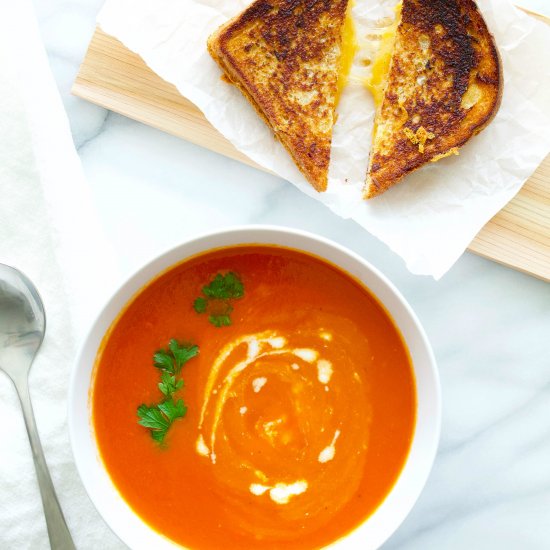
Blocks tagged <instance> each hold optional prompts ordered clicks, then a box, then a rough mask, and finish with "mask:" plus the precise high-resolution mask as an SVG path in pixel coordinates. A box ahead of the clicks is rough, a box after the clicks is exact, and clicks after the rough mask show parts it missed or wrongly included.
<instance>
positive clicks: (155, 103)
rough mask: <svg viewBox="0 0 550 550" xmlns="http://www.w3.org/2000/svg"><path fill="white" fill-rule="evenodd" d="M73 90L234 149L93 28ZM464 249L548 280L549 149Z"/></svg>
mask: <svg viewBox="0 0 550 550" xmlns="http://www.w3.org/2000/svg"><path fill="white" fill-rule="evenodd" d="M72 92H73V94H75V95H77V96H79V97H81V98H83V99H86V100H88V101H91V102H92V103H96V104H97V105H101V106H102V107H105V108H107V109H110V110H112V111H115V112H117V113H120V114H122V115H125V116H128V117H130V118H133V119H135V120H138V121H140V122H143V123H144V124H148V125H150V126H153V127H155V128H158V129H160V130H163V131H165V132H168V133H170V134H173V135H176V136H178V137H181V138H183V139H185V140H187V141H190V142H192V143H195V144H197V145H201V146H203V147H206V148H208V149H211V150H213V151H216V152H217V153H221V154H222V155H226V156H228V157H231V158H234V159H237V160H239V161H241V162H244V163H246V164H249V165H251V166H255V167H256V168H259V169H262V170H263V168H262V167H260V166H258V165H257V164H255V163H254V162H253V161H251V160H250V159H249V158H248V157H246V156H245V155H243V154H242V153H240V152H239V151H237V150H236V149H235V147H233V145H232V144H231V143H230V142H229V141H227V140H226V139H225V138H224V137H223V136H222V135H221V134H220V133H219V132H218V131H217V130H216V129H215V128H214V127H213V126H212V125H211V124H210V123H209V122H207V121H206V119H205V118H204V116H203V114H202V113H201V111H200V110H199V109H198V108H197V107H196V106H195V105H193V104H192V103H191V102H190V101H188V100H187V99H185V98H184V97H182V96H181V95H180V94H179V93H178V91H177V90H176V88H175V87H174V86H173V85H172V84H169V83H168V82H166V81H164V80H162V79H161V78H160V77H159V76H158V75H157V74H156V73H154V72H153V71H152V70H151V69H149V68H148V67H147V65H145V63H144V62H143V60H142V59H141V57H139V56H138V55H137V54H135V53H133V52H131V51H130V50H128V49H127V48H126V47H125V46H124V45H123V44H122V43H121V42H119V41H118V40H117V39H115V38H113V37H112V36H109V35H107V34H105V33H103V32H102V31H101V30H100V29H96V31H95V33H94V36H93V38H92V41H91V42H90V46H89V48H88V51H87V53H86V57H85V58H84V61H83V63H82V65H81V67H80V71H79V73H78V75H77V78H76V80H75V82H74V85H73V88H72ZM468 248H469V250H471V251H472V252H475V253H476V254H479V255H481V256H484V257H485V258H489V259H491V260H494V261H496V262H499V263H501V264H504V265H506V266H509V267H512V268H514V269H517V270H519V271H523V272H525V273H528V274H530V275H533V276H535V277H539V278H541V279H543V280H545V281H550V155H548V156H547V157H546V159H545V160H544V161H543V162H542V164H541V165H540V166H539V168H538V169H537V171H536V172H535V173H534V174H533V175H532V176H531V178H529V180H528V181H527V182H526V183H525V185H524V186H523V187H522V189H521V191H520V192H519V193H518V194H517V195H516V197H515V198H514V199H513V200H512V201H511V202H510V203H508V205H507V206H506V207H505V208H504V209H502V210H501V211H500V212H499V213H498V214H497V215H496V216H495V217H494V218H493V219H491V220H490V221H489V223H487V225H485V227H483V229H482V230H481V231H480V232H479V234H478V235H477V236H476V237H475V239H474V240H473V241H472V243H471V244H470V246H469V247H468Z"/></svg>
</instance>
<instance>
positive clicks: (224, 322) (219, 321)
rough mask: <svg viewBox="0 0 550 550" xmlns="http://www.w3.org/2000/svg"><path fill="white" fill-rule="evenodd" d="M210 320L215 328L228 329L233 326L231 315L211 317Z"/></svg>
mask: <svg viewBox="0 0 550 550" xmlns="http://www.w3.org/2000/svg"><path fill="white" fill-rule="evenodd" d="M208 320H209V321H210V322H211V323H212V324H213V325H214V326H215V327H218V328H219V327H228V326H229V325H230V324H231V317H229V315H209V316H208Z"/></svg>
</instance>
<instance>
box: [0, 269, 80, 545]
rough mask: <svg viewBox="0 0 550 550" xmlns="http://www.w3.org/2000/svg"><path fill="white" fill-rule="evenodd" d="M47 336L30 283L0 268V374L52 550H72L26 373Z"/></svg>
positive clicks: (39, 303) (41, 307)
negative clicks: (26, 446) (15, 403)
mask: <svg viewBox="0 0 550 550" xmlns="http://www.w3.org/2000/svg"><path fill="white" fill-rule="evenodd" d="M45 332H46V313H45V311H44V304H43V303H42V300H41V298H40V295H39V294H38V291H37V290H36V287H35V286H34V284H33V283H32V282H31V280H30V279H29V278H28V277H26V276H25V275H24V274H23V273H21V272H20V271H18V270H17V269H15V268H13V267H10V266H7V265H4V264H0V370H2V371H4V372H5V373H6V374H7V375H8V376H9V378H11V380H12V382H13V384H14V386H15V389H16V390H17V395H18V396H19V401H20V402H21V409H22V410H23V416H24V418H25V426H26V428H27V435H28V436H29V442H30V444H31V449H32V455H33V459H34V466H35V468H36V475H37V478H38V485H39V487H40V495H41V497H42V505H43V507H44V514H45V516H46V525H47V527H48V537H49V539H50V546H51V548H52V550H74V549H75V546H74V544H73V541H72V538H71V534H70V533H69V529H68V528H67V524H66V522H65V518H64V517H63V512H62V511H61V507H60V506H59V501H58V500H57V496H56V494H55V490H54V487H53V483H52V480H51V477H50V474H49V471H48V466H47V464H46V459H45V458H44V452H43V451H42V445H41V444H40V439H39V437H38V430H37V429H36V422H35V420H34V414H33V411H32V405H31V398H30V394H29V383H28V377H29V371H30V369H31V366H32V363H33V360H34V358H35V356H36V354H37V353H38V350H39V349H40V346H41V345H42V340H43V339H44V334H45Z"/></svg>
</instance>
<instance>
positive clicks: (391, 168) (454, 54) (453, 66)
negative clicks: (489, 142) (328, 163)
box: [364, 0, 502, 198]
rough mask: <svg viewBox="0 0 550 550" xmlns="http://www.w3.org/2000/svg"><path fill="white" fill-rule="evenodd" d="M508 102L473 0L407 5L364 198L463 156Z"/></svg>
mask: <svg viewBox="0 0 550 550" xmlns="http://www.w3.org/2000/svg"><path fill="white" fill-rule="evenodd" d="M501 96H502V69H501V66H500V58H499V55H498V52H497V49H496V46H495V43H494V40H493V37H492V36H491V34H490V33H489V31H488V29H487V26H486V24H485V21H484V20H483V17H482V16H481V14H480V13H479V11H478V8H477V6H476V4H475V3H474V2H473V1H472V0H403V4H402V8H401V19H400V21H399V24H398V26H397V31H396V33H395V42H394V46H393V52H392V55H391V61H390V63H389V67H388V72H387V77H386V83H385V87H384V93H383V98H382V102H381V104H380V105H379V106H378V108H377V114H376V117H375V127H374V132H373V144H372V148H371V153H370V159H369V167H368V172H367V182H366V187H365V191H364V196H365V198H371V197H374V196H376V195H379V194H380V193H382V192H384V191H385V190H387V189H388V188H389V187H391V186H392V185H395V184H396V183H397V182H399V181H400V180H401V179H402V178H403V177H404V176H406V175H407V174H409V173H410V172H412V171H413V170H416V169H417V168H419V167H420V166H422V165H424V164H426V163H427V162H430V161H431V162H435V161H436V160H439V159H440V158H443V157H446V156H449V155H451V154H458V148H459V147H461V146H462V145H464V144H465V143H466V142H467V141H468V140H469V139H470V138H471V137H473V136H474V135H476V134H477V133H479V132H480V131H481V130H482V129H483V128H485V126H487V124H488V123H489V122H490V121H491V119H492V118H493V117H494V116H495V114H496V112H497V110H498V107H499V105H500V99H501Z"/></svg>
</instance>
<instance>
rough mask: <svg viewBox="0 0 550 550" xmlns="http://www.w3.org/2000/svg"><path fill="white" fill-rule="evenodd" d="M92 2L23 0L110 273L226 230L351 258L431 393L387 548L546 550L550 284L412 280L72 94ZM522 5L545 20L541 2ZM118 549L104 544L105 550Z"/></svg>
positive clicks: (278, 194) (381, 252)
mask: <svg viewBox="0 0 550 550" xmlns="http://www.w3.org/2000/svg"><path fill="white" fill-rule="evenodd" d="M101 3H102V2H101V0H34V5H35V9H36V13H37V17H38V20H39V25H40V29H41V32H42V35H43V39H44V42H45V45H46V48H47V51H48V56H49V59H50V63H51V68H52V70H53V73H54V75H55V78H56V81H57V83H58V86H59V90H60V92H61V95H62V98H63V101H64V104H65V107H66V109H67V112H68V115H69V119H70V122H71V127H72V131H73V136H74V141H75V144H76V147H77V149H78V151H79V155H80V158H81V160H82V163H83V166H84V170H85V174H86V176H87V178H88V181H89V184H90V186H91V189H92V193H93V199H94V201H95V207H96V209H97V211H98V213H99V216H100V220H101V223H102V225H103V227H104V229H105V232H106V234H107V236H108V238H109V239H110V241H111V242H112V243H113V246H114V248H115V252H116V255H117V258H118V261H119V263H120V266H119V267H120V269H121V271H122V272H123V273H124V274H129V273H130V272H131V271H132V270H134V269H135V268H137V267H138V266H139V265H140V264H142V263H143V262H144V261H146V260H147V259H149V258H151V257H152V256H154V255H156V254H158V253H159V252H160V251H162V250H163V249H166V248H168V247H170V246H172V245H174V244H176V243H178V242H180V241H182V240H183V239H185V238H186V237H188V236H189V235H191V234H193V233H197V232H200V231H204V230H209V229H212V228H216V227H220V226H223V225H229V224H243V223H274V224H282V225H289V226H293V227H299V228H302V229H306V230H310V231H314V232H317V233H320V234H322V235H324V236H327V237H329V238H332V239H334V240H336V241H338V242H340V243H342V244H344V245H346V246H348V247H350V248H351V249H353V250H355V251H356V252H358V253H359V254H361V255H362V256H364V257H365V258H367V259H368V260H369V261H371V262H372V263H374V264H375V265H376V266H378V267H379V268H380V269H381V270H382V271H384V272H385V273H386V274H387V275H388V276H389V277H390V279H391V280H392V281H393V282H394V283H395V284H396V285H397V286H398V288H399V289H400V290H401V292H402V293H403V294H404V295H405V297H406V298H407V299H408V300H409V301H410V303H411V304H412V306H413V307H414V309H415V310H416V312H417V313H418V315H419V317H420V319H421V321H422V322H423V323H424V326H425V328H426V330H427V332H428V335H429V337H430V340H431V342H432V345H433V347H434V351H435V354H436V357H437V360H438V364H439V368H440V373H441V381H442V390H443V430H442V439H441V446H440V450H439V454H438V456H437V459H436V463H435V466H434V469H433V473H432V475H431V477H430V479H429V481H428V484H427V487H426V489H425V491H424V493H423V494H422V496H421V498H420V500H419V502H418V504H417V505H416V507H415V508H414V510H413V512H412V513H411V515H410V516H409V517H408V519H407V520H406V521H405V522H404V524H403V525H402V527H401V528H400V529H399V530H398V531H397V532H396V533H395V535H394V536H393V537H392V538H391V539H390V541H389V542H388V543H387V544H386V545H385V548H387V549H400V550H401V549H402V550H413V549H415V550H416V549H422V550H424V549H431V548H434V549H462V548H468V549H469V550H474V549H480V550H481V549H484V550H485V549H492V548H495V549H497V548H498V549H531V548H533V549H545V548H550V285H548V284H545V283H543V282H541V281H538V280H535V279H533V278H531V277H528V276H526V275H523V274H520V273H517V272H514V271H511V270H509V269H506V268H503V267H501V266H498V265H496V264H494V263H492V262H489V261H486V260H483V259H481V258H478V257H476V256H474V255H471V254H468V253H467V254H465V255H464V256H463V257H462V258H461V259H460V260H459V262H458V263H457V264H456V265H455V266H454V268H453V269H452V270H451V271H450V272H449V273H448V274H447V275H446V276H445V277H444V278H443V279H442V280H441V281H440V282H438V283H436V282H434V281H433V280H431V279H429V278H421V277H416V276H413V275H410V274H409V273H408V272H407V271H406V270H405V268H404V267H403V264H402V262H401V261H400V260H399V259H398V258H397V257H395V256H394V255H393V254H392V253H391V252H390V251H389V250H387V249H386V248H385V247H384V246H383V245H381V244H380V243H379V242H377V241H376V240H375V239H374V238H372V237H370V236H369V235H368V234H366V233H365V232H364V231H363V230H361V229H360V228H359V227H358V226H357V225H356V224H354V223H353V222H349V221H344V220H341V219H339V218H337V217H335V216H334V215H333V214H331V213H330V212H329V211H328V210H326V209H324V207H322V206H321V205H320V204H318V203H316V202H314V201H312V200H310V199H308V198H307V197H305V196H303V195H301V194H300V193H299V191H297V190H296V189H295V188H294V187H293V186H291V185H290V184H287V183H285V182H284V181H282V180H280V179H278V178H275V177H272V176H269V175H266V174H264V173H261V172H258V171H256V170H254V169H252V168H248V167H246V166H243V165H241V164H239V163H237V162H234V161H231V160H228V159H226V158H224V157H221V156H219V155H216V154H214V153H211V152H209V151H207V150H205V149H201V148H199V147H196V146H194V145H191V144H189V143H186V142H184V141H181V140H179V139H177V138H174V137H171V136H168V135H166V134H163V133H161V132H158V131H156V130H153V129H151V128H148V127H146V126H143V125H141V124H139V123H137V122H134V121H131V120H128V119H126V118H123V117H121V116H118V115H115V114H113V113H109V112H107V111H106V110H104V109H101V108H99V107H96V106H94V105H91V104H89V103H86V102H84V101H82V100H80V99H77V98H75V97H72V96H71V95H70V93H69V90H70V86H71V83H72V81H73V79H74V77H75V75H76V72H77V69H78V65H79V63H80V61H81V59H82V58H83V55H84V52H85V50H86V46H87V44H88V41H89V39H90V37H91V34H92V32H93V29H94V20H95V16H96V14H97V12H98V10H99V8H100V6H101ZM523 5H526V6H527V5H529V6H531V7H532V9H535V10H538V11H541V12H545V13H547V14H549V15H550V4H548V2H547V0H538V1H537V0H531V1H529V2H528V1H527V0H524V1H523ZM90 521H91V522H96V521H97V522H100V521H101V520H100V519H99V517H94V518H90ZM0 540H1V536H0ZM119 547H120V543H119V542H118V541H117V540H116V538H115V537H114V536H109V535H106V540H105V541H104V548H106V549H111V548H113V549H114V548H119ZM82 548H83V549H85V548H86V545H85V544H83V545H82ZM89 548H92V547H91V546H90V547H89Z"/></svg>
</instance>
